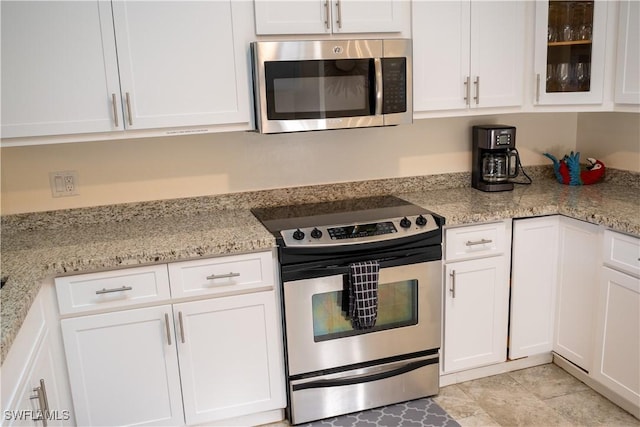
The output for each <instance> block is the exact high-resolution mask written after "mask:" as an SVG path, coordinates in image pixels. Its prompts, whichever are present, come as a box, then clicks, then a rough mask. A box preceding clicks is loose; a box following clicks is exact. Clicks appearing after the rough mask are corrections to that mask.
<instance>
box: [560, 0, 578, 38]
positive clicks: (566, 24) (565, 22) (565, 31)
mask: <svg viewBox="0 0 640 427" xmlns="http://www.w3.org/2000/svg"><path fill="white" fill-rule="evenodd" d="M558 19H559V21H560V22H559V24H558V28H559V34H558V38H559V39H560V40H561V41H571V40H573V36H574V34H573V33H574V31H573V2H569V1H568V2H564V4H563V5H562V8H561V9H560V15H559V18H558Z"/></svg>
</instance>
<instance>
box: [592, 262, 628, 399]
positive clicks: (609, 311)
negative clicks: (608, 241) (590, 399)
mask: <svg viewBox="0 0 640 427" xmlns="http://www.w3.org/2000/svg"><path fill="white" fill-rule="evenodd" d="M595 348H596V355H595V363H594V368H593V370H592V371H591V373H592V374H593V377H594V378H596V379H597V380H598V381H600V382H601V383H602V384H605V385H606V386H607V387H609V388H610V389H611V390H614V391H615V392H617V393H618V394H620V395H621V396H623V397H624V398H626V399H627V400H629V401H630V402H636V404H637V403H638V402H640V279H637V278H634V277H632V276H629V275H627V274H623V273H620V272H618V271H615V270H612V269H610V268H607V267H602V277H601V279H600V294H599V307H598V327H597V337H596V346H595Z"/></svg>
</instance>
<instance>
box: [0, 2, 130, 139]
mask: <svg viewBox="0 0 640 427" xmlns="http://www.w3.org/2000/svg"><path fill="white" fill-rule="evenodd" d="M1 28H2V95H1V96H2V137H3V138H13V137H26V136H40V135H59V134H72V133H84V132H104V131H112V130H116V129H122V128H123V127H122V119H121V118H120V115H121V114H122V111H121V110H120V90H119V83H118V68H117V60H116V50H115V40H114V37H113V22H112V19H111V6H110V4H109V2H102V1H51V2H47V1H41V2H33V1H3V2H2V26H1ZM114 113H115V116H114ZM116 117H118V118H117V119H116Z"/></svg>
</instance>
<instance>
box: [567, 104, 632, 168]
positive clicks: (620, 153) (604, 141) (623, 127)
mask: <svg viewBox="0 0 640 427" xmlns="http://www.w3.org/2000/svg"><path fill="white" fill-rule="evenodd" d="M577 150H578V151H580V155H581V158H583V159H584V158H586V157H595V158H597V159H598V160H601V161H602V162H603V163H604V164H605V166H610V167H615V168H618V169H626V170H632V171H635V172H640V114H636V113H582V114H580V115H579V117H578V135H577Z"/></svg>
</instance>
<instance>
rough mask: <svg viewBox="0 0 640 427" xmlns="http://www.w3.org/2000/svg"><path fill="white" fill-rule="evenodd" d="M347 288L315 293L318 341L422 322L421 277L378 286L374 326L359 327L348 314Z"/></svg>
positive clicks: (314, 338) (314, 334)
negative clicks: (420, 309) (419, 305)
mask: <svg viewBox="0 0 640 427" xmlns="http://www.w3.org/2000/svg"><path fill="white" fill-rule="evenodd" d="M345 297H347V295H346V292H343V291H333V292H326V293H322V294H315V295H313V296H312V298H311V304H312V307H313V340H314V341H315V342H319V341H327V340H332V339H336V338H343V337H348V336H352V335H360V334H365V333H369V332H375V331H381V330H384V329H392V328H400V327H404V326H410V325H415V324H417V323H418V281H417V280H403V281H401V282H394V283H380V284H379V286H378V318H377V320H376V325H375V326H374V327H373V328H371V329H366V330H355V329H353V328H352V327H351V320H350V319H349V318H347V305H348V302H347V301H346V300H345V299H344V298H345Z"/></svg>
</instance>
